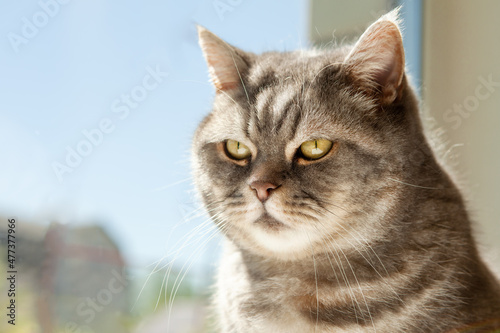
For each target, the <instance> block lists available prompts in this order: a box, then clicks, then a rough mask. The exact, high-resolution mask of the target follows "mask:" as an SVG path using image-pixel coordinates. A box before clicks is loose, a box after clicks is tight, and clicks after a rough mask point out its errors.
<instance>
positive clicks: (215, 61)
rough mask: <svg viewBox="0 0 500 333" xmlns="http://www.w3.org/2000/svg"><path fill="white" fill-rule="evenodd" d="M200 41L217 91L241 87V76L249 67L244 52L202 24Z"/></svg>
mask: <svg viewBox="0 0 500 333" xmlns="http://www.w3.org/2000/svg"><path fill="white" fill-rule="evenodd" d="M198 41H199V43H200V47H201V50H202V51H203V56H204V57H205V60H206V62H207V65H208V71H209V73H210V79H211V81H212V83H213V85H214V86H215V88H216V89H217V92H220V91H231V90H233V89H237V88H239V87H240V86H241V77H242V75H243V74H244V73H245V72H246V71H247V69H248V64H247V62H246V61H245V60H244V59H243V57H244V52H243V51H241V50H239V49H237V48H236V47H234V46H232V45H229V44H228V43H226V42H225V41H223V40H222V39H220V38H219V37H217V36H216V35H215V34H213V33H212V32H210V31H208V30H207V29H205V28H203V27H202V26H198Z"/></svg>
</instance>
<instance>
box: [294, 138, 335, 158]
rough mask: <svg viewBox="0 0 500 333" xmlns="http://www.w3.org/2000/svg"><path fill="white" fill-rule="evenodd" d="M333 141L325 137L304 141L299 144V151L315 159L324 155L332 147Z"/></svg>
mask: <svg viewBox="0 0 500 333" xmlns="http://www.w3.org/2000/svg"><path fill="white" fill-rule="evenodd" d="M332 146H333V142H331V141H329V140H326V139H317V140H311V141H306V142H304V143H302V144H301V145H300V151H301V152H302V155H304V157H306V158H308V159H310V160H317V159H319V158H321V157H323V156H325V155H326V154H327V153H328V152H329V151H330V149H332Z"/></svg>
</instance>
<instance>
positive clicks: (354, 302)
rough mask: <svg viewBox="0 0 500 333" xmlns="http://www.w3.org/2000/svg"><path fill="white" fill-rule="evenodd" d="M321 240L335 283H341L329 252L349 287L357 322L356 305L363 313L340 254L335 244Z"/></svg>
mask: <svg viewBox="0 0 500 333" xmlns="http://www.w3.org/2000/svg"><path fill="white" fill-rule="evenodd" d="M315 229H316V230H318V231H320V232H323V230H319V229H318V228H317V227H315ZM321 242H322V243H323V245H324V246H325V249H326V250H327V252H325V255H326V257H327V259H328V262H329V264H330V267H331V268H332V271H333V274H334V275H335V279H336V280H337V283H338V285H339V286H340V285H341V284H340V280H339V278H338V276H337V270H336V269H335V267H334V266H333V263H332V261H331V259H330V256H329V253H330V254H331V255H332V256H333V259H334V260H335V263H336V267H339V268H340V270H341V275H342V278H343V280H344V283H345V285H346V286H347V287H348V289H349V292H348V295H349V297H350V298H351V303H352V309H353V311H354V317H355V319H356V323H359V321H358V314H357V311H356V306H357V307H358V308H359V309H360V313H361V315H363V313H362V311H361V308H360V305H359V303H358V302H357V299H356V295H355V294H354V292H353V290H352V288H351V286H350V284H349V281H348V277H347V274H346V273H345V270H344V267H343V266H342V262H341V260H340V256H338V253H337V250H336V248H335V246H334V245H333V244H332V243H331V242H329V243H330V244H327V241H326V240H325V239H322V240H321ZM332 250H334V251H335V252H336V255H337V256H336V255H335V254H334V253H333V252H332ZM337 257H338V258H337Z"/></svg>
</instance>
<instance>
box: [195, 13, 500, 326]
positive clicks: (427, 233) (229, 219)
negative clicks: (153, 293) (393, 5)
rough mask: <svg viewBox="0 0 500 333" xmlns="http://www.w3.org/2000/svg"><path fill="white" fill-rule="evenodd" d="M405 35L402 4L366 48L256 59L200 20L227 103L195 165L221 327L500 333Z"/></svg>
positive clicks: (486, 275) (369, 36)
mask: <svg viewBox="0 0 500 333" xmlns="http://www.w3.org/2000/svg"><path fill="white" fill-rule="evenodd" d="M399 26H400V22H399V20H398V13H397V10H396V11H392V12H390V13H388V14H386V15H384V16H382V17H381V18H379V19H378V20H377V21H376V22H374V23H373V24H372V25H370V26H369V27H368V28H367V30H366V31H365V32H364V33H363V34H362V35H361V37H360V38H359V39H358V40H357V41H356V43H354V45H343V46H338V47H336V48H335V49H333V50H311V51H294V52H284V53H280V52H267V53H263V54H260V55H256V54H253V53H250V52H244V51H242V50H240V49H238V48H236V47H234V46H232V45H229V44H227V43H226V42H224V41H223V40H221V39H220V38H219V37H217V36H216V35H214V34H213V33H211V32H210V31H208V30H206V29H205V28H203V27H198V35H199V43H200V46H201V49H202V52H203V55H204V57H205V60H206V62H207V64H208V69H209V75H210V78H211V81H212V83H213V85H214V87H215V89H216V94H215V100H214V103H213V110H212V112H211V113H210V114H209V115H208V116H206V118H204V120H203V121H202V122H201V124H200V125H199V127H198V129H197V131H196V132H195V135H194V139H193V145H192V147H193V148H192V150H193V154H192V155H193V158H192V163H193V175H194V179H195V184H196V187H197V190H198V192H199V194H200V197H201V200H202V202H203V204H204V206H205V208H206V210H207V212H208V213H209V215H210V216H211V218H212V220H213V222H214V223H215V224H216V225H217V227H218V228H219V229H220V231H221V232H222V233H223V235H224V251H223V255H222V259H221V263H220V266H219V269H218V275H217V283H216V289H217V290H216V293H215V296H214V313H215V317H216V319H217V325H218V328H217V329H218V331H219V332H231V333H233V332H244V333H249V332H273V333H277V332H286V333H292V332H301V333H303V332H465V331H466V332H493V330H494V329H495V328H496V329H500V285H499V282H498V280H497V279H496V277H495V276H494V275H493V274H492V273H491V272H490V270H489V269H488V268H487V266H486V265H485V264H484V263H483V261H482V260H481V258H480V256H479V254H478V250H477V246H476V244H475V241H474V238H473V236H472V233H471V223H470V220H469V217H468V214H467V211H466V208H465V205H464V200H463V198H462V196H461V194H460V192H459V190H458V189H457V186H456V185H455V184H454V182H453V180H452V179H451V178H450V176H449V175H448V174H447V172H446V171H445V170H444V168H443V167H442V166H441V164H440V162H438V160H437V159H436V157H435V155H434V153H433V151H432V148H431V146H430V145H429V144H428V141H427V139H426V137H425V135H424V131H423V129H422V123H421V120H420V116H419V104H418V100H417V98H416V95H415V93H414V91H413V89H412V87H411V86H410V84H409V82H408V77H407V75H406V74H405V60H404V49H403V43H402V36H401V33H400V28H399ZM445 88H446V87H443V89H445Z"/></svg>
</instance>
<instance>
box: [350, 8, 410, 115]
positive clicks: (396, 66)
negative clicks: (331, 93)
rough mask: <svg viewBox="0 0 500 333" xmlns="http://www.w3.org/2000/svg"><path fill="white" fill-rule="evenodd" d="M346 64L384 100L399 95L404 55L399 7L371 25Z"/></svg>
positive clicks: (388, 101)
mask: <svg viewBox="0 0 500 333" xmlns="http://www.w3.org/2000/svg"><path fill="white" fill-rule="evenodd" d="M344 65H345V66H346V67H347V69H348V71H349V72H350V73H351V74H352V75H353V76H354V78H355V80H356V82H359V83H360V84H361V85H362V86H364V87H366V88H367V89H369V90H370V91H374V92H375V93H376V94H378V95H379V96H378V97H380V100H381V103H382V104H385V105H387V104H390V103H392V102H393V101H394V100H395V99H396V98H397V97H398V95H399V94H400V92H401V85H402V81H403V75H404V67H405V55H404V49H403V39H402V37H401V32H400V30H399V20H398V10H397V9H396V10H393V11H392V12H389V13H388V14H386V15H384V16H382V17H381V18H380V19H378V20H377V21H376V22H375V23H373V24H372V25H371V26H370V27H368V29H367V30H366V31H365V32H364V33H363V35H361V37H360V38H359V40H358V42H357V43H356V44H355V45H354V47H353V48H352V50H351V51H350V52H349V54H348V55H347V56H346V58H345V60H344Z"/></svg>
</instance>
